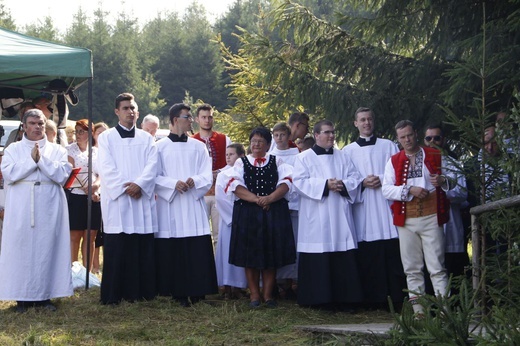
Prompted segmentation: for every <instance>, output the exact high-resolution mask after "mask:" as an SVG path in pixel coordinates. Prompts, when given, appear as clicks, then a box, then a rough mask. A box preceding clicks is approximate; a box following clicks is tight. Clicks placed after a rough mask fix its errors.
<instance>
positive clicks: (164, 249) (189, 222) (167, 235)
mask: <svg viewBox="0 0 520 346" xmlns="http://www.w3.org/2000/svg"><path fill="white" fill-rule="evenodd" d="M169 115H170V134H169V135H168V137H166V138H163V139H161V140H160V141H158V142H157V150H158V152H159V164H158V176H157V180H156V188H155V191H156V193H157V215H158V220H159V231H158V232H157V234H156V235H155V248H156V256H157V261H156V268H157V289H158V292H159V294H160V295H165V296H170V297H173V298H174V299H176V300H177V301H178V302H179V303H180V304H181V306H189V305H191V304H195V303H197V302H198V301H200V300H201V299H204V296H205V295H207V294H214V293H217V292H218V288H217V275H216V270H215V259H214V256H213V245H212V242H211V233H210V227H209V222H208V218H207V214H206V204H205V202H204V195H205V194H206V192H207V191H208V190H209V189H210V188H211V186H212V184H213V176H212V172H211V158H210V157H209V156H208V152H207V150H206V147H205V145H204V144H203V143H201V142H200V141H198V140H195V139H193V138H190V137H188V136H186V132H188V131H189V129H190V128H191V123H192V122H193V117H192V115H191V113H190V107H189V106H188V105H186V104H183V103H177V104H174V105H173V106H172V107H171V108H170V110H169Z"/></svg>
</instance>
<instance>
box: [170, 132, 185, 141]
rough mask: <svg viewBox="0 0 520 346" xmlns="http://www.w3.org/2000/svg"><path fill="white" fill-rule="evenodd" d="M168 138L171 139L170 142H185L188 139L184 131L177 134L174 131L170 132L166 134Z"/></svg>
mask: <svg viewBox="0 0 520 346" xmlns="http://www.w3.org/2000/svg"><path fill="white" fill-rule="evenodd" d="M168 138H169V139H170V140H171V141H172V142H187V141H188V136H186V134H185V133H183V134H182V135H180V136H179V135H177V134H175V133H171V132H170V134H169V135H168Z"/></svg>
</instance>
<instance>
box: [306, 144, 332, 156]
mask: <svg viewBox="0 0 520 346" xmlns="http://www.w3.org/2000/svg"><path fill="white" fill-rule="evenodd" d="M311 149H312V150H313V151H314V152H315V153H316V155H332V154H333V153H334V148H329V149H325V148H322V147H320V146H319V145H317V144H314V145H313V146H312V148H311Z"/></svg>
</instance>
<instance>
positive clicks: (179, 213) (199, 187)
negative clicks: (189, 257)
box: [155, 137, 213, 238]
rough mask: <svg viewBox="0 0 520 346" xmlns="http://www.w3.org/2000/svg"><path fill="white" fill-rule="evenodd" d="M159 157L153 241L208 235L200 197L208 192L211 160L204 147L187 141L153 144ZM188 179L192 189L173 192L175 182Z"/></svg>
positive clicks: (197, 142)
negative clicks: (156, 228) (157, 227)
mask: <svg viewBox="0 0 520 346" xmlns="http://www.w3.org/2000/svg"><path fill="white" fill-rule="evenodd" d="M157 151H158V153H159V164H158V176H157V179H156V187H155V192H156V193H157V214H158V220H159V231H158V232H157V233H156V234H155V237H156V238H185V237H195V236H201V235H209V234H210V228H209V221H208V215H207V212H206V204H205V201H204V195H205V194H206V192H208V190H209V189H210V188H211V185H212V183H213V174H212V171H211V157H210V156H209V154H208V151H207V149H206V146H205V145H204V143H202V142H200V141H198V140H196V139H193V138H188V141H187V142H172V140H171V139H170V138H168V137H166V138H163V139H161V140H160V141H158V142H157ZM188 178H192V179H193V181H194V182H195V187H194V188H191V189H189V190H188V191H186V192H184V193H180V192H179V191H177V190H176V189H175V186H176V184H177V182H178V181H179V180H181V181H184V182H186V180H187V179H188Z"/></svg>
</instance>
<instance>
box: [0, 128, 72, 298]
mask: <svg viewBox="0 0 520 346" xmlns="http://www.w3.org/2000/svg"><path fill="white" fill-rule="evenodd" d="M38 143H39V146H40V154H41V158H40V160H39V161H38V163H35V162H34V160H33V159H32V157H31V150H32V149H33V148H34V145H35V142H33V141H30V140H28V139H27V138H26V137H25V136H24V138H23V139H22V140H21V141H20V142H16V143H13V144H11V145H10V146H9V147H8V148H6V150H5V151H4V157H3V160H2V173H3V175H4V179H5V187H6V209H5V219H4V234H3V239H2V255H1V256H0V278H2V279H1V280H0V299H2V300H22V301H39V300H46V299H51V298H57V297H66V296H71V295H72V294H73V290H72V273H71V265H70V230H69V215H68V209H67V200H66V197H65V192H64V190H63V188H62V186H61V185H63V184H64V183H65V182H66V181H67V178H68V177H69V174H70V172H71V170H72V166H71V164H70V163H69V162H68V160H67V151H66V150H65V149H64V148H62V147H61V146H59V145H57V144H54V143H49V142H47V139H46V138H44V139H42V140H40V141H38ZM31 199H32V200H31ZM31 216H34V217H31ZM31 219H32V220H31ZM31 221H33V222H34V226H31Z"/></svg>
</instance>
